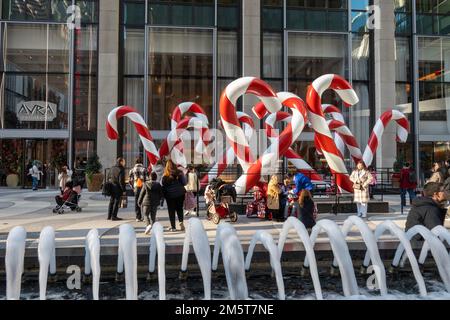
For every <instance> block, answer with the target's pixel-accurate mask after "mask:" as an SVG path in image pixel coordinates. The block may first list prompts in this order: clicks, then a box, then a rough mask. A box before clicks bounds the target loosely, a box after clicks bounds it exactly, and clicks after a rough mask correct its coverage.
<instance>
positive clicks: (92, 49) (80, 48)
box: [74, 25, 98, 74]
mask: <svg viewBox="0 0 450 320" xmlns="http://www.w3.org/2000/svg"><path fill="white" fill-rule="evenodd" d="M97 34H98V32H97V26H95V25H87V26H83V27H82V28H81V29H79V30H75V52H74V60H75V72H76V73H81V74H97V68H98V66H97V64H98V63H97Z"/></svg>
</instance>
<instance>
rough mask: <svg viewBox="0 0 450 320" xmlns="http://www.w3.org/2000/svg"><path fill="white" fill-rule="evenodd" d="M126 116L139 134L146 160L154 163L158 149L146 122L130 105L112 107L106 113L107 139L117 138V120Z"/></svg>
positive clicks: (157, 155) (157, 157)
mask: <svg viewBox="0 0 450 320" xmlns="http://www.w3.org/2000/svg"><path fill="white" fill-rule="evenodd" d="M123 117H126V118H128V119H130V120H131V121H132V122H133V124H134V127H135V128H136V131H137V132H138V134H139V138H140V139H141V142H142V145H143V146H144V150H145V152H146V154H147V157H148V160H149V162H150V163H151V164H152V165H155V164H156V162H157V161H158V160H159V154H158V150H157V149H156V146H155V144H154V143H153V137H152V135H151V134H150V131H149V130H148V127H147V124H146V123H145V121H144V119H143V118H142V117H141V115H140V114H139V113H138V112H137V111H136V110H135V109H134V108H133V107H130V106H121V107H117V108H115V109H113V110H112V111H111V112H110V114H109V115H108V121H107V122H106V134H107V136H108V138H109V139H111V140H117V139H119V133H118V131H117V120H119V119H121V118H123Z"/></svg>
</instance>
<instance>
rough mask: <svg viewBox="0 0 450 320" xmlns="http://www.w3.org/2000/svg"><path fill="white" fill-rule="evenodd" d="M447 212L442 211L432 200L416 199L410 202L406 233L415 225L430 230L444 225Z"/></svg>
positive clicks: (425, 198) (426, 198)
mask: <svg viewBox="0 0 450 320" xmlns="http://www.w3.org/2000/svg"><path fill="white" fill-rule="evenodd" d="M446 212H447V210H446V209H443V208H441V207H440V206H439V204H438V203H436V202H435V201H434V200H433V199H431V198H428V197H423V198H416V199H414V200H413V202H412V208H411V211H409V214H408V218H407V219H406V231H408V230H409V229H411V228H412V227H414V226H416V225H422V226H425V227H426V228H428V229H430V230H432V229H433V228H434V227H436V226H442V225H444V220H445V215H446Z"/></svg>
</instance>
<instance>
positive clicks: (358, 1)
mask: <svg viewBox="0 0 450 320" xmlns="http://www.w3.org/2000/svg"><path fill="white" fill-rule="evenodd" d="M351 6H352V10H361V11H364V10H366V9H367V7H368V6H369V0H351Z"/></svg>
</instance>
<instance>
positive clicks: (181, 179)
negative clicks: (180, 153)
mask: <svg viewBox="0 0 450 320" xmlns="http://www.w3.org/2000/svg"><path fill="white" fill-rule="evenodd" d="M185 185H186V177H185V176H184V174H183V173H182V172H181V171H177V172H176V173H174V174H173V175H171V176H169V177H163V179H162V188H163V193H164V198H166V199H167V200H168V199H176V198H180V197H183V196H184V195H185V194H186V188H185V187H184V186H185Z"/></svg>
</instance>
